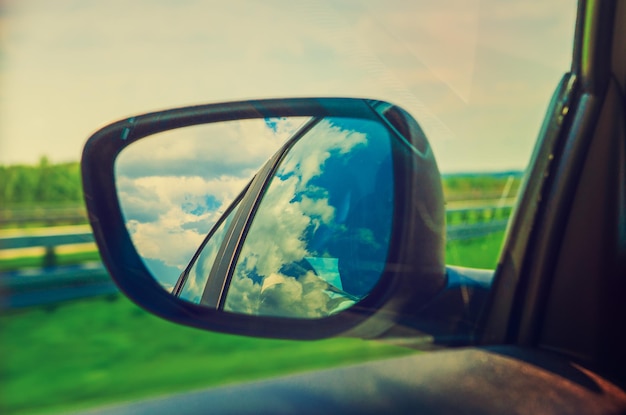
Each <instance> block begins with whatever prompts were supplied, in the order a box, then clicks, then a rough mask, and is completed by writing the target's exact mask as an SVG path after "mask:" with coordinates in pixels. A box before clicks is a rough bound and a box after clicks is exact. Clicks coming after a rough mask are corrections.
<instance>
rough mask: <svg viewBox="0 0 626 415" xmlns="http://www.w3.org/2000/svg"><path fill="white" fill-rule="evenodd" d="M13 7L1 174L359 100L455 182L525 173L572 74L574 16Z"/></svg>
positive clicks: (477, 4)
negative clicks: (98, 147) (377, 108)
mask: <svg viewBox="0 0 626 415" xmlns="http://www.w3.org/2000/svg"><path fill="white" fill-rule="evenodd" d="M307 3H309V4H304V2H302V3H300V2H292V1H278V0H272V1H264V2H257V1H252V0H250V1H229V2H223V1H222V2H213V1H200V0H198V1H195V0H189V1H165V0H161V1H148V0H137V1H133V2H127V1H121V0H111V1H108V2H102V1H96V0H83V1H76V0H58V1H55V2H49V1H45V0H4V1H3V2H2V6H1V9H0V13H1V14H0V28H1V31H0V52H1V54H0V163H3V164H6V163H16V162H21V163H34V162H36V161H37V160H38V159H39V157H41V156H42V155H47V156H49V157H50V158H51V159H52V160H53V161H67V160H78V159H79V158H80V153H81V150H82V145H83V144H84V142H85V140H86V139H87V137H88V136H89V135H90V134H91V133H92V132H93V131H94V130H95V129H97V128H98V127H100V126H102V125H104V124H106V123H108V122H110V121H113V120H116V119H119V118H122V117H125V116H129V115H133V114H137V113H143V112H147V111H152V110H156V109H165V108H170V107H175V106H183V105H193V104H200V103H208V102H220V101H231V100H238V99H249V98H262V97H268V98H269V97H288V96H357V97H369V98H377V99H383V100H388V101H391V102H394V103H396V104H399V105H401V106H402V107H404V108H406V109H407V110H408V111H409V112H410V113H411V114H412V115H413V116H414V117H415V118H416V119H417V120H418V122H420V124H421V125H422V127H423V129H424V131H425V132H426V134H427V136H428V138H429V139H430V141H431V144H432V146H433V148H434V151H435V155H436V157H437V160H438V163H439V165H440V168H441V170H443V171H444V172H451V171H471V170H503V169H511V168H523V167H524V166H525V164H526V162H527V160H528V158H529V156H530V152H531V150H532V145H533V143H534V140H535V137H536V134H537V131H538V129H539V125H540V122H541V119H542V117H543V114H544V112H545V109H546V106H547V103H548V100H549V98H550V95H551V93H552V91H553V90H554V88H555V86H556V84H557V82H558V80H559V78H560V76H561V75H562V74H563V73H564V72H566V71H567V69H568V67H569V57H570V50H571V44H572V36H573V27H574V13H575V10H574V9H575V2H574V1H572V0H551V1H549V2H546V1H543V0H533V1H524V2H517V3H514V2H510V1H495V0H441V1H437V2H432V1H424V2H420V1H416V2H407V1H392V0H389V1H385V2H380V1H379V2H374V1H362V0H359V1H357V0H345V1H342V2H338V1H324V0H320V1H317V2H314V3H313V2H307Z"/></svg>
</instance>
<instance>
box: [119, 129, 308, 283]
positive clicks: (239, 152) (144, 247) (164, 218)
mask: <svg viewBox="0 0 626 415" xmlns="http://www.w3.org/2000/svg"><path fill="white" fill-rule="evenodd" d="M304 121H306V118H301V117H293V118H289V119H272V120H269V121H266V120H264V119H254V120H244V121H239V122H225V123H216V124H209V125H205V126H200V127H190V128H182V129H178V130H173V131H169V132H167V133H162V134H158V135H156V136H154V137H148V138H145V139H143V140H140V141H137V142H135V143H133V144H132V145H130V146H129V147H127V148H126V149H125V150H124V151H123V152H122V153H121V154H120V156H119V158H118V160H117V162H116V182H117V189H118V195H119V198H120V202H121V206H122V211H123V213H124V216H125V218H126V220H127V226H128V229H129V231H130V234H131V238H132V240H133V242H134V244H135V246H136V247H137V250H138V252H139V253H140V255H141V256H142V257H143V258H145V259H150V260H157V261H160V262H162V263H163V264H165V265H167V266H169V267H175V268H177V269H179V270H182V269H184V267H185V266H186V265H187V264H188V262H189V260H190V259H191V257H192V256H193V254H194V252H195V251H196V250H197V249H198V247H199V245H200V243H201V242H202V241H203V239H204V237H205V236H206V234H207V233H208V232H209V230H210V229H211V227H212V226H213V224H214V223H215V222H216V221H217V220H218V219H219V217H220V216H221V215H222V214H223V212H224V211H225V210H226V208H227V207H228V205H230V203H231V202H232V201H233V200H234V198H235V197H236V196H237V195H238V194H239V193H240V192H241V191H242V190H243V188H244V187H245V185H246V184H247V183H248V181H249V180H250V178H251V176H252V175H253V174H254V173H256V171H257V170H258V168H260V167H261V165H262V163H263V162H265V160H266V159H267V158H269V157H270V156H271V155H272V154H273V153H274V152H275V151H276V149H277V148H278V147H279V146H280V145H281V144H282V143H283V142H284V141H285V140H286V139H287V138H289V137H290V136H291V135H292V134H293V133H294V132H295V131H296V130H297V129H298V128H300V126H301V125H302V123H303V122H304ZM148 266H150V265H149V264H148ZM155 273H156V271H155ZM155 277H157V278H159V275H155Z"/></svg>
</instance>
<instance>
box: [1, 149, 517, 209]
mask: <svg viewBox="0 0 626 415" xmlns="http://www.w3.org/2000/svg"><path fill="white" fill-rule="evenodd" d="M510 178H513V179H512V183H510V184H509V186H508V187H509V189H507V193H508V194H509V195H510V196H513V195H515V194H516V193H517V190H518V188H519V185H520V179H521V173H519V172H503V173H495V174H494V173H486V174H472V173H467V174H450V175H444V176H443V186H444V192H445V194H446V198H447V199H448V200H455V199H474V198H481V197H489V196H492V197H497V196H499V195H501V194H502V191H503V190H504V189H505V188H506V187H507V181H509V180H511V179H510ZM82 203H83V193H82V184H81V178H80V163H78V162H68V163H51V162H50V161H49V159H48V158H47V157H42V158H41V159H40V160H39V163H38V164H36V165H10V166H5V165H0V209H7V208H9V209H10V208H13V207H16V208H30V207H36V206H50V205H60V204H63V205H79V204H82Z"/></svg>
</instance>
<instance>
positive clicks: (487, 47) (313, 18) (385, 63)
mask: <svg viewBox="0 0 626 415" xmlns="http://www.w3.org/2000/svg"><path fill="white" fill-rule="evenodd" d="M575 9H576V3H575V2H573V1H570V0H558V1H557V0H554V1H550V2H545V1H542V0H533V1H517V2H511V1H498V0H482V1H478V0H476V1H466V0H442V1H437V2H432V1H415V2H406V1H401V0H391V1H385V2H380V1H362V0H358V1H357V0H347V1H342V2H334V1H325V0H324V1H317V2H290V1H279V0H270V1H265V2H257V1H253V0H248V1H244V0H241V1H229V2H220V3H219V4H218V3H215V2H203V1H185V2H174V1H171V2H168V1H161V2H152V1H147V0H140V1H134V2H132V4H130V3H127V2H89V1H87V2H73V1H69V0H68V1H60V2H54V3H51V2H46V1H44V0H20V1H17V0H9V1H5V2H3V3H2V7H1V8H0V27H1V28H2V31H1V32H0V52H1V53H0V211H1V213H2V215H1V216H0V219H1V221H0V227H1V228H0V238H3V241H8V240H9V239H11V238H17V237H22V236H24V237H26V236H28V237H29V238H30V237H33V236H42V235H43V236H46V237H51V238H53V239H55V238H56V239H55V240H59V241H60V239H58V235H72V238H69V239H71V241H72V243H69V244H64V245H62V246H61V245H59V246H58V247H57V246H51V245H45V244H43V245H38V246H27V247H22V248H19V249H17V248H16V249H2V250H1V251H0V272H1V273H2V275H1V277H2V278H3V281H6V284H13V285H10V288H9V289H8V290H3V292H6V293H7V294H3V296H4V298H3V301H4V304H5V305H6V306H4V308H3V312H2V316H1V317H0V330H2V336H0V348H1V349H2V350H3V353H2V354H3V358H2V360H1V363H2V365H3V369H2V370H3V376H2V378H1V379H2V380H1V382H2V385H1V387H2V389H3V394H1V395H0V408H2V409H1V410H0V411H2V412H5V413H17V412H20V411H24V412H29V411H39V410H57V411H61V412H66V411H68V410H72V409H76V408H83V407H89V406H96V405H99V404H102V403H105V402H111V401H118V400H128V399H134V398H139V397H144V396H154V395H157V394H161V393H165V392H167V393H174V392H177V391H182V390H189V389H191V388H199V387H205V386H212V385H218V384H224V383H231V382H240V381H243V380H248V379H258V378H265V377H270V376H276V375H278V374H284V373H289V372H293V371H301V370H307V369H312V368H318V367H328V366H333V365H339V364H346V363H352V362H361V361H365V360H367V359H374V358H378V357H383V356H392V355H398V354H403V353H411V352H412V351H410V350H408V349H404V348H395V347H392V346H388V345H384V344H381V343H375V342H362V341H358V340H349V339H333V340H329V341H324V342H315V343H307V342H281V341H277V340H276V341H270V340H260V339H248V338H240V337H235V336H224V335H218V334H215V333H206V332H200V331H196V330H193V329H190V328H185V327H178V326H175V325H173V324H171V323H167V322H164V321H162V320H159V319H158V318H157V317H153V316H150V315H148V314H147V313H146V312H144V311H142V310H140V309H139V308H137V307H136V306H134V305H133V304H131V303H130V302H128V300H126V299H125V298H124V297H123V296H122V295H121V294H119V293H118V292H116V291H115V290H114V289H112V288H111V287H110V285H107V284H109V283H110V282H109V280H108V279H107V277H106V274H105V273H104V272H103V271H102V268H101V261H100V258H99V256H98V254H97V252H96V250H95V247H94V245H93V244H92V243H91V242H90V241H91V239H90V231H89V228H88V227H87V226H86V224H87V219H86V217H85V213H84V208H83V207H82V206H83V205H82V194H81V192H80V174H79V170H78V164H77V161H78V159H79V157H80V151H81V148H82V145H83V144H84V141H85V139H86V137H87V136H89V134H90V133H91V132H92V131H94V130H95V129H96V128H97V127H98V126H99V125H102V124H103V123H106V122H108V121H110V120H113V119H119V118H122V117H126V116H130V115H132V114H137V113H143V112H148V111H152V110H159V109H164V108H171V107H177V106H184V105H195V104H202V103H207V102H221V101H233V100H241V99H252V98H267V97H297V96H345V97H366V98H373V99H381V100H385V101H389V102H392V103H394V104H397V105H399V106H401V107H403V108H404V109H406V110H407V111H408V112H409V113H411V114H412V116H413V117H414V118H415V119H416V120H417V121H418V122H419V123H420V125H421V127H422V128H423V130H424V132H425V134H426V136H427V137H428V140H429V141H430V143H431V145H432V148H433V151H434V154H435V157H436V159H437V163H438V166H439V169H440V171H441V172H442V181H443V187H444V193H445V198H446V210H447V217H446V219H447V227H448V230H447V240H448V243H447V246H446V262H447V263H448V264H450V265H460V266H467V267H477V268H488V269H493V268H495V266H496V264H497V261H498V254H499V250H500V245H501V242H502V238H503V235H504V229H505V227H506V224H507V220H508V218H509V217H510V214H511V211H512V209H513V207H514V204H515V197H516V195H517V192H518V190H519V189H520V185H521V183H522V180H523V177H524V171H525V167H526V164H527V162H528V159H529V157H530V154H531V151H532V148H533V145H534V142H535V138H536V136H537V133H538V130H539V127H540V123H541V121H542V118H543V116H544V113H545V110H546V108H547V105H548V102H549V99H550V97H551V94H552V93H553V91H554V89H555V88H556V86H557V83H558V81H559V79H560V77H561V76H562V75H563V74H564V73H565V72H567V71H568V70H569V66H570V60H571V49H572V43H573V32H574V23H575V11H576V10H575ZM266 127H267V126H265V127H264V128H265V129H264V130H263V131H267V130H268V128H266ZM237 131H243V130H237ZM273 131H276V129H275V128H274V129H273ZM287 131H289V130H287ZM172 134H177V133H176V132H172ZM259 137H260V136H259V135H254V134H248V133H245V134H244V133H242V134H239V135H237V136H236V137H230V136H229V137H226V136H223V139H222V140H221V141H220V142H219V143H217V142H215V143H213V144H211V145H208V146H206V147H204V148H203V150H202V152H201V154H202V155H203V156H205V155H206V157H209V160H210V163H207V166H208V165H210V166H211V167H212V168H213V170H211V171H210V176H207V177H204V178H203V180H195V179H194V180H195V181H194V180H189V181H187V182H185V186H182V185H180V181H178V182H177V181H176V180H174V178H175V177H176V176H175V175H174V174H173V173H171V172H169V173H168V174H167V175H165V176H159V177H155V176H153V178H152V179H150V178H149V177H148V175H147V174H146V171H145V170H142V169H140V168H139V169H136V170H135V171H134V175H132V174H131V173H132V171H130V170H128V172H129V174H128V175H127V176H125V179H127V180H126V181H125V182H124V183H125V184H126V185H128V186H134V187H133V188H134V189H137V186H143V187H142V189H144V191H145V193H143V194H142V196H141V197H139V198H137V199H136V200H135V201H136V202H137V204H136V205H134V208H136V209H135V210H133V211H132V212H133V215H135V216H133V219H135V220H136V225H137V226H136V228H135V229H136V230H137V231H138V232H139V231H144V233H138V235H141V236H142V237H144V238H145V241H146V245H145V247H146V249H148V248H150V246H152V247H157V248H159V249H160V248H163V247H167V249H160V250H158V255H154V258H152V261H151V262H149V263H147V264H146V265H148V266H149V267H153V269H157V268H159V267H160V268H159V269H164V267H168V268H167V269H168V272H170V274H168V275H169V280H168V284H169V285H168V288H169V289H171V287H173V285H174V284H175V282H176V281H177V278H178V276H179V275H180V273H182V272H183V271H184V269H185V266H186V264H187V262H188V261H185V262H184V263H178V262H176V263H173V262H171V261H167V260H165V259H164V258H166V255H167V254H172V255H173V254H175V253H176V254H178V253H179V252H184V255H185V258H187V259H190V258H191V256H192V255H193V254H194V253H195V251H196V250H197V248H198V247H199V245H200V244H201V243H202V241H203V240H204V238H205V236H206V235H207V233H208V232H209V230H210V229H211V228H212V226H213V224H214V223H215V221H216V220H217V216H218V215H217V213H218V212H219V213H221V212H224V211H225V209H226V208H227V207H228V206H229V205H230V204H231V203H232V201H233V200H234V199H235V197H236V196H237V194H239V192H240V191H241V190H242V188H243V187H244V186H245V185H246V183H248V181H249V180H250V178H251V177H252V176H253V175H254V173H255V172H256V171H257V170H258V169H259V168H260V167H261V166H262V165H263V163H264V161H265V160H266V159H267V158H268V157H269V156H271V154H273V153H274V151H275V150H276V149H278V147H279V146H280V145H281V144H282V143H284V141H285V140H287V139H288V138H289V134H287V133H286V134H284V135H281V136H280V137H279V139H273V138H272V139H271V140H270V139H267V140H266V139H265V138H263V139H260V138H259ZM274 137H275V136H274ZM147 141H149V140H147ZM176 149H177V150H180V151H182V150H184V149H183V148H182V147H181V146H178V147H176ZM171 151H172V150H171V149H170V150H164V151H163V152H160V153H159V152H158V151H156V150H155V148H149V147H147V148H146V149H145V150H142V151H139V152H138V153H137V154H138V156H137V157H138V158H136V159H133V160H131V162H129V163H128V166H133V165H134V166H135V167H137V166H139V165H140V164H139V163H140V161H141V158H140V157H139V156H142V157H144V158H152V159H157V158H158V157H161V158H159V159H158V160H167V157H168V156H169V155H171V154H172V153H171ZM190 154H191V153H190ZM381 163H382V161H381ZM216 166H218V167H219V168H220V169H221V170H219V169H215V167H216ZM235 167H236V168H235ZM203 174H208V173H203ZM204 179H206V180H204ZM151 180H152V181H151ZM355 180H357V181H358V175H357V177H356V178H355ZM154 183H160V184H159V185H154ZM207 183H208V184H210V186H209V185H207ZM211 186H212V187H211ZM209 188H210V189H213V190H214V192H213V193H211V194H210V195H208V196H211V197H209V198H207V197H204V196H207V189H209ZM169 192H172V193H169ZM176 192H178V193H176ZM175 194H176V195H177V196H176V197H180V198H181V199H180V200H184V199H185V197H186V196H189V197H188V199H187V200H188V201H191V202H190V203H192V204H193V206H191V205H185V206H188V207H189V206H190V207H189V209H190V210H189V211H188V212H186V214H188V215H191V216H194V213H193V212H192V211H193V210H194V209H195V208H196V207H197V205H198V203H200V202H198V200H200V199H199V196H203V198H202V199H201V203H202V206H203V208H207V209H208V208H210V209H212V210H211V211H210V212H209V211H203V212H202V215H204V216H202V217H203V218H204V217H206V218H208V217H211V220H210V221H209V220H207V221H205V222H203V223H202V225H203V226H202V227H198V228H197V229H194V230H193V232H191V231H190V230H189V229H187V230H186V232H182V231H180V229H179V226H180V223H179V221H177V220H179V219H180V217H181V216H180V215H181V213H180V209H179V208H181V207H182V206H183V204H179V205H177V206H173V205H172V206H170V205H168V204H166V201H168V200H169V201H171V200H174V199H173V198H174V195H175ZM148 195H152V196H153V195H157V197H159V198H160V199H157V203H161V206H160V207H162V208H164V209H163V210H162V212H160V213H159V215H158V216H156V217H154V218H150V217H147V216H146V215H142V213H146V210H145V209H143V208H142V206H143V205H142V203H143V202H146V201H147V200H148V199H147V197H148ZM144 196H145V197H144ZM152 196H150V197H152ZM363 197H365V195H363ZM176 200H177V201H178V199H176ZM337 203H338V204H337V205H336V208H337V209H340V207H341V203H343V202H341V201H340V202H337ZM174 207H175V208H176V209H174ZM165 208H167V209H165ZM129 212H130V211H129ZM232 215H233V213H231V216H232ZM195 216H196V217H197V216H199V215H195ZM140 219H141V221H140ZM229 220H231V218H230V217H229V218H228V219H227V220H226V222H228V221H229ZM226 222H222V225H218V226H223V227H221V228H218V229H216V233H217V234H218V236H219V234H220V233H221V232H223V229H225V228H226V227H227V223H226ZM170 225H171V228H165V227H164V226H170ZM157 231H158V232H157ZM81 238H82V239H81ZM186 238H189V239H186ZM320 238H321V236H320ZM218 239H219V238H218ZM11 240H13V239H11ZM31 240H32V238H31ZM187 240H190V241H193V243H194V245H193V248H190V246H191V245H190V244H188V242H186V241H187ZM157 242H158V243H157ZM6 243H7V244H8V242H6ZM59 243H60V242H59ZM312 243H313V242H312ZM5 246H8V245H5ZM207 246H209V247H210V246H212V245H207ZM154 252H157V251H154ZM201 255H206V256H210V252H209V251H207V252H206V253H205V252H203V253H202V254H201ZM334 258H338V255H336V256H333V255H327V256H323V255H319V256H315V257H313V256H311V257H307V258H305V260H306V261H308V263H309V265H310V266H311V267H312V268H314V269H315V268H317V269H325V270H326V272H328V275H330V274H332V273H333V271H332V269H333V267H334V266H335V265H334V263H333V260H334ZM338 266H339V265H337V267H338ZM198 267H200V265H197V266H196V268H194V269H192V270H191V271H190V275H191V276H193V277H191V278H188V279H187V282H186V283H185V284H184V285H183V286H182V291H181V296H183V297H185V298H188V299H195V298H197V295H198V293H197V291H194V290H193V284H192V282H195V281H198V280H201V279H203V278H205V277H206V274H205V272H201V273H198ZM329 270H331V271H329ZM85 275H88V276H89V278H87V279H85V278H86V277H85ZM81 276H82V277H81ZM74 277H76V278H83V279H82V280H80V281H81V283H80V284H79V285H80V287H79V288H75V287H74V288H71V289H70V288H67V285H63V284H64V282H63V281H67V280H68V279H71V278H74ZM196 277H197V278H196ZM329 278H330V277H329ZM25 281H28V283H26V282H25ZM85 281H88V285H82V284H83V283H85ZM36 284H39V285H36ZM85 284H87V283H85ZM70 285H71V284H70ZM29 287H30V288H29ZM341 288H342V289H343V288H345V287H343V286H342V287H341ZM342 291H344V290H342ZM76 293H78V294H76ZM233 304H234V303H233Z"/></svg>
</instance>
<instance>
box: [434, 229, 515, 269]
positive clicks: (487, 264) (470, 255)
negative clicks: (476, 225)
mask: <svg viewBox="0 0 626 415" xmlns="http://www.w3.org/2000/svg"><path fill="white" fill-rule="evenodd" d="M503 238H504V231H501V232H495V233H492V234H491V235H488V236H485V237H483V238H474V239H467V240H460V241H453V242H450V243H448V244H447V245H446V264H448V265H460V266H463V267H470V268H487V269H495V268H496V265H497V263H498V257H499V254H500V249H501V246H502V239H503Z"/></svg>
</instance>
